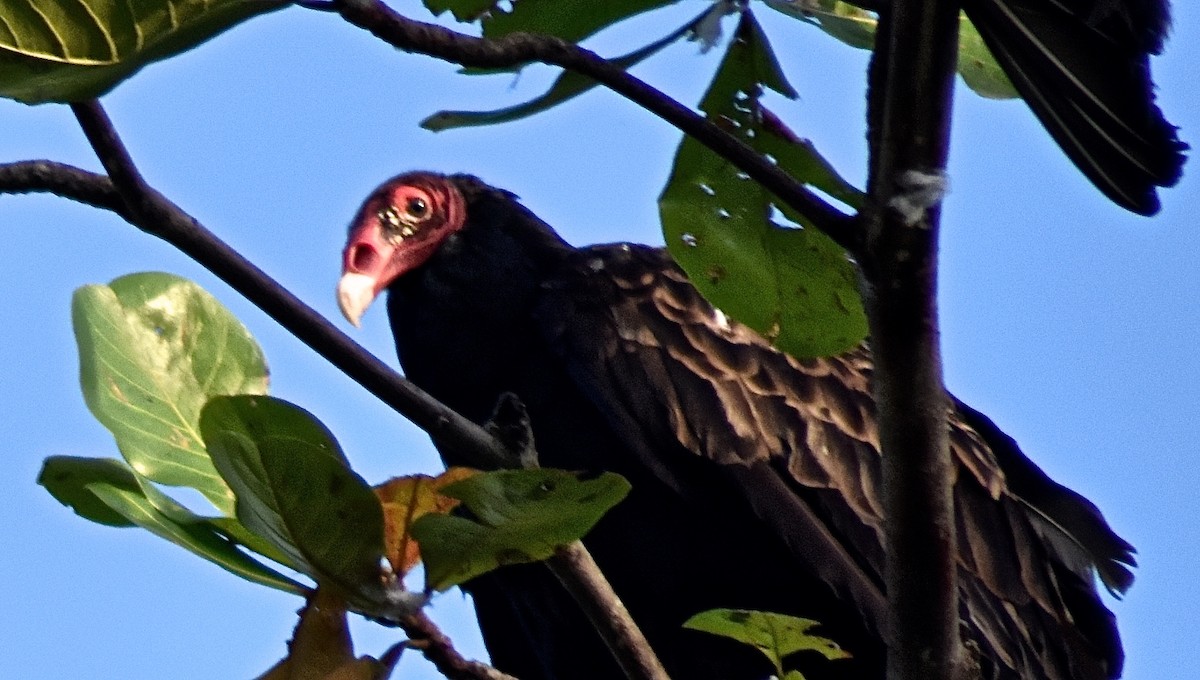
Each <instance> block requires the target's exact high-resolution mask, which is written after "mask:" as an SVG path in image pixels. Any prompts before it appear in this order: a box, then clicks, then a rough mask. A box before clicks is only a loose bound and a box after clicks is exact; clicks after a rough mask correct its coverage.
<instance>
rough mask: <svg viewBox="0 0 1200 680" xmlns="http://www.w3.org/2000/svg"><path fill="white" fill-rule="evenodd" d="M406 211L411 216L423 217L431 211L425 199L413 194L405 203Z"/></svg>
mask: <svg viewBox="0 0 1200 680" xmlns="http://www.w3.org/2000/svg"><path fill="white" fill-rule="evenodd" d="M404 211H405V212H407V213H408V214H409V215H410V216H412V217H416V218H417V219H421V218H423V217H425V216H426V215H427V214H428V213H429V204H428V203H426V202H425V199H423V198H420V197H417V196H413V197H411V198H409V199H408V201H407V202H406V203H405V204H404Z"/></svg>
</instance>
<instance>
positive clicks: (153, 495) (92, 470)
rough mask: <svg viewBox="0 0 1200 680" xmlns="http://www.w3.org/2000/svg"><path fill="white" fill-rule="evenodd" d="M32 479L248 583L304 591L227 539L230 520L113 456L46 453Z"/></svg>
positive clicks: (71, 503)
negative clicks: (199, 509)
mask: <svg viewBox="0 0 1200 680" xmlns="http://www.w3.org/2000/svg"><path fill="white" fill-rule="evenodd" d="M38 484H41V485H42V486H43V487H45V489H46V490H47V491H49V492H50V494H51V495H52V496H54V498H55V499H57V500H58V501H59V502H60V503H62V504H63V505H66V506H67V507H70V508H71V509H72V510H74V511H75V512H76V514H78V515H79V516H80V517H83V518H85V519H90V520H92V521H93V522H99V523H101V524H107V525H109V526H115V527H133V526H138V527H141V528H143V529H146V530H147V531H149V532H151V533H153V534H155V535H156V536H159V537H161V538H165V539H166V540H168V541H170V542H172V543H174V544H176V545H178V546H180V547H182V548H185V549H187V550H189V551H191V552H192V553H195V554H196V555H198V556H200V557H202V558H204V559H206V560H208V561H209V562H212V563H213V564H216V565H217V566H219V567H221V568H222V569H225V570H227V571H229V572H231V573H233V574H236V575H238V576H241V577H242V578H244V579H246V580H248V581H251V582H253V583H260V584H263V585H266V586H270V587H272V588H277V589H279V590H282V591H285V592H290V593H296V594H302V593H304V592H305V591H306V589H305V588H304V587H303V586H301V585H300V584H299V583H296V582H295V581H293V580H292V579H290V578H287V577H286V576H283V575H281V574H280V573H279V572H277V571H275V570H274V569H271V568H270V567H267V566H265V565H263V564H262V563H261V562H259V561H258V560H255V559H254V558H252V557H250V556H249V555H247V554H245V553H244V552H242V551H241V550H239V549H238V543H237V542H235V541H233V540H230V538H231V532H230V529H231V528H232V527H231V524H232V520H229V519H228V518H208V517H200V516H199V515H195V514H193V513H192V512H191V511H189V510H188V509H187V508H184V507H183V506H181V505H179V504H178V503H176V502H175V501H173V500H171V499H170V498H168V497H167V496H166V495H165V494H163V493H162V492H161V491H159V490H158V489H156V488H154V486H153V485H152V484H149V483H148V482H147V481H146V480H145V478H142V477H138V476H137V475H136V474H134V472H133V470H131V469H129V467H128V466H127V465H125V463H123V462H121V461H119V460H114V459H111V458H107V459H102V458H76V457H72V456H52V457H50V458H47V459H46V462H45V463H44V464H43V465H42V471H41V473H40V474H38ZM238 531H240V532H244V528H239V529H238Z"/></svg>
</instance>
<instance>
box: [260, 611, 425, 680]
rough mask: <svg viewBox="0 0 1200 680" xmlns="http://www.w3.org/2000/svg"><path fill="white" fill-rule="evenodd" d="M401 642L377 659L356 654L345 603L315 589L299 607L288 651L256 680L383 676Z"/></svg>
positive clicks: (366, 679)
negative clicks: (305, 602)
mask: <svg viewBox="0 0 1200 680" xmlns="http://www.w3.org/2000/svg"><path fill="white" fill-rule="evenodd" d="M405 644H406V643H404V642H398V643H396V644H394V645H392V646H391V647H389V648H388V650H387V651H386V652H384V654H383V655H382V656H381V657H380V658H379V659H378V660H376V659H373V658H371V657H369V656H364V657H361V658H359V657H355V656H354V643H353V642H352V641H351V640H350V631H349V629H348V627H347V625H346V605H345V603H344V602H342V600H341V599H340V598H339V597H338V596H337V595H336V594H334V593H332V592H330V591H328V590H326V589H321V588H319V589H317V591H316V592H315V593H313V594H312V595H311V596H310V597H309V600H308V603H307V604H306V605H305V606H304V609H302V610H300V621H299V622H298V623H297V624H296V629H295V631H293V633H292V639H291V641H290V642H289V643H288V654H287V656H286V657H284V658H283V659H282V660H281V661H280V662H279V663H277V664H275V665H274V666H273V667H272V668H271V669H270V670H268V671H267V672H266V673H264V674H262V675H261V676H259V678H258V680H385V679H386V678H388V677H389V676H391V674H392V669H394V668H395V667H396V662H398V661H399V660H400V653H401V652H403V651H404V647H405Z"/></svg>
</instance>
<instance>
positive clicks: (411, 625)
mask: <svg viewBox="0 0 1200 680" xmlns="http://www.w3.org/2000/svg"><path fill="white" fill-rule="evenodd" d="M400 627H401V628H403V629H404V633H405V634H406V635H408V638H409V646H410V647H412V648H414V649H419V650H421V651H422V652H423V653H424V654H425V658H427V659H429V661H430V662H432V663H433V665H434V666H435V667H436V668H437V669H438V672H440V673H441V674H442V675H444V676H446V677H447V678H449V679H450V680H517V679H516V678H514V677H513V676H511V675H509V674H508V673H504V672H503V671H500V670H497V669H495V668H493V667H491V666H489V665H487V664H484V663H480V662H478V661H471V660H470V659H467V658H465V657H463V655H462V654H459V653H458V650H457V649H455V648H454V643H453V642H452V641H451V640H450V638H448V637H446V634H445V633H443V632H442V629H441V628H438V626H437V624H435V623H434V622H433V621H432V620H430V618H429V617H428V616H426V615H425V614H424V612H417V613H416V614H411V615H409V616H406V617H404V618H403V619H401V621H400Z"/></svg>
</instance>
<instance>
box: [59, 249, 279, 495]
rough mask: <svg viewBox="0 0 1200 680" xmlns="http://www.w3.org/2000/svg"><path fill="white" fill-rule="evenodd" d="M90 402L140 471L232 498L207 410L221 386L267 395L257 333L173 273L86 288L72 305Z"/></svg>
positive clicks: (82, 377) (225, 389)
mask: <svg viewBox="0 0 1200 680" xmlns="http://www.w3.org/2000/svg"><path fill="white" fill-rule="evenodd" d="M71 312H72V320H73V322H74V326H75V338H76V342H77V343H78V345H79V364H80V382H81V383H82V386H83V396H84V399H85V400H86V401H87V405H88V408H89V409H91V411H92V414H93V415H95V416H96V419H97V420H99V421H100V422H101V423H102V424H103V425H104V426H105V427H107V428H108V429H109V431H110V432H112V434H113V436H114V437H115V438H116V440H117V446H118V447H119V449H120V451H121V455H122V456H124V457H125V460H126V461H128V462H129V464H130V466H132V467H133V469H134V470H135V471H136V472H137V473H138V474H140V475H144V476H145V477H147V478H149V479H151V480H153V481H155V482H158V483H160V484H168V485H173V486H189V487H192V488H194V489H196V490H198V491H200V492H201V493H202V494H204V496H205V497H207V498H208V499H209V500H210V501H212V502H213V504H214V505H216V506H217V508H218V509H219V510H221V511H222V513H224V514H232V509H233V504H232V503H233V496H232V494H231V493H230V491H229V488H228V487H227V486H226V485H225V482H224V481H222V480H221V477H220V475H218V474H217V471H216V469H215V468H213V465H212V462H211V460H210V459H209V457H208V452H207V451H206V450H205V447H204V442H203V441H202V440H201V437H200V430H199V419H200V409H201V408H202V407H203V406H204V403H205V402H206V401H207V400H208V398H209V397H211V396H214V395H220V394H242V393H252V394H261V393H263V392H265V391H266V389H267V367H266V361H265V360H264V359H263V355H262V351H261V350H260V349H259V347H258V344H257V343H256V342H255V341H254V338H253V337H251V336H250V333H249V331H247V330H246V328H245V326H243V325H242V324H241V322H240V321H238V320H237V319H236V318H235V317H234V316H233V315H232V314H230V313H229V311H228V310H227V309H225V308H224V307H223V306H222V305H221V304H220V303H219V302H217V301H216V299H214V298H213V297H212V296H211V295H209V294H208V293H206V292H205V291H204V290H202V289H201V288H200V287H199V286H197V285H196V284H194V283H192V282H191V281H188V280H186V279H182V278H179V277H177V276H172V275H170V274H160V273H144V274H131V275H129V276H123V277H121V278H119V279H116V280H115V281H113V282H112V283H111V284H109V285H107V286H99V285H95V286H84V287H83V288H80V289H78V290H77V291H76V292H75V297H74V300H73V302H72V307H71Z"/></svg>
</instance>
